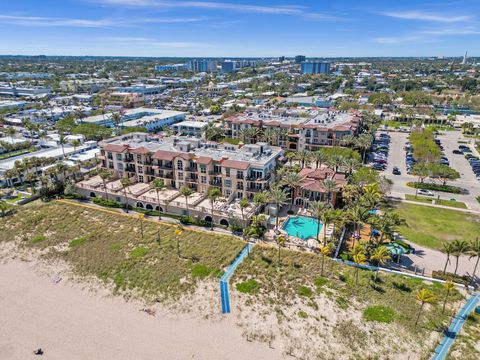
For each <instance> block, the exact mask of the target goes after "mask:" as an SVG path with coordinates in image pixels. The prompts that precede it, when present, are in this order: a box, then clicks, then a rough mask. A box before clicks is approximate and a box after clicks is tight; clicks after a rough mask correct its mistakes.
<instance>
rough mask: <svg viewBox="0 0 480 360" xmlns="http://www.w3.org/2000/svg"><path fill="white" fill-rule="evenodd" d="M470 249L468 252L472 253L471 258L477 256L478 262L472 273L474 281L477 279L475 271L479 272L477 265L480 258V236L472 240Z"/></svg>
mask: <svg viewBox="0 0 480 360" xmlns="http://www.w3.org/2000/svg"><path fill="white" fill-rule="evenodd" d="M469 247H470V250H469V251H468V254H469V255H470V259H471V258H474V257H476V258H477V262H476V263H475V267H474V268H473V273H472V281H475V273H476V272H477V266H478V262H479V260H480V240H479V239H478V237H477V238H476V239H475V240H473V241H471V242H470V246H469Z"/></svg>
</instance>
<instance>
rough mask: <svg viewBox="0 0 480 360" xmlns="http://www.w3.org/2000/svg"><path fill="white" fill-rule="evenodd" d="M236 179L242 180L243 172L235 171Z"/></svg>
mask: <svg viewBox="0 0 480 360" xmlns="http://www.w3.org/2000/svg"><path fill="white" fill-rule="evenodd" d="M237 179H239V180H243V171H237Z"/></svg>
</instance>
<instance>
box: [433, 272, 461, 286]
mask: <svg viewBox="0 0 480 360" xmlns="http://www.w3.org/2000/svg"><path fill="white" fill-rule="evenodd" d="M432 277H433V278H434V279H440V280H450V281H452V282H455V283H458V284H462V285H468V284H469V283H470V279H469V278H468V276H466V275H464V276H461V275H457V274H453V273H450V272H446V273H445V274H444V273H443V270H437V271H433V272H432Z"/></svg>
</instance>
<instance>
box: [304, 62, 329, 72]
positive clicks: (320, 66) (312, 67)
mask: <svg viewBox="0 0 480 360" xmlns="http://www.w3.org/2000/svg"><path fill="white" fill-rule="evenodd" d="M300 71H301V73H302V74H330V63H329V62H320V61H304V62H302V63H301V65H300Z"/></svg>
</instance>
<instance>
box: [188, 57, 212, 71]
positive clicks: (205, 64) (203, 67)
mask: <svg viewBox="0 0 480 360" xmlns="http://www.w3.org/2000/svg"><path fill="white" fill-rule="evenodd" d="M187 69H188V70H189V71H193V72H213V71H217V62H216V61H215V60H209V59H194V60H190V61H189V62H188V63H187Z"/></svg>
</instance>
